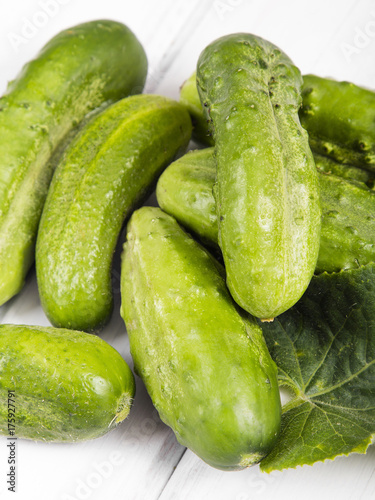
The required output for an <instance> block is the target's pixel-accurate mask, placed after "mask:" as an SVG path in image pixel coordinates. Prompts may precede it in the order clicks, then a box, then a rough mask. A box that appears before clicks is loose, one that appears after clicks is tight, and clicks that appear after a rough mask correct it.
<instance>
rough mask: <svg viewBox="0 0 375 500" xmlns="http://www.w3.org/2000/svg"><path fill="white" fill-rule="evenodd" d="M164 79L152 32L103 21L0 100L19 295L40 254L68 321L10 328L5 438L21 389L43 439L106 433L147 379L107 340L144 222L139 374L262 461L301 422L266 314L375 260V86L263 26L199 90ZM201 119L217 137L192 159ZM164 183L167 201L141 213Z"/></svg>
mask: <svg viewBox="0 0 375 500" xmlns="http://www.w3.org/2000/svg"><path fill="white" fill-rule="evenodd" d="M146 75H147V58H146V55H145V52H144V49H143V47H142V46H141V44H140V43H139V41H138V40H137V38H136V37H135V35H134V34H133V33H132V32H131V31H130V30H129V29H128V28H127V27H125V26H124V25H122V24H120V23H117V22H113V21H103V20H100V21H94V22H89V23H85V24H82V25H79V26H76V27H73V28H71V29H68V30H65V31H63V32H61V33H60V34H58V35H57V36H56V37H54V38H53V39H52V40H51V41H50V42H49V43H48V44H47V45H46V46H45V47H44V48H43V49H42V51H41V52H40V53H39V55H38V56H37V57H36V59H35V60H33V61H31V62H30V63H29V64H27V65H26V66H25V67H24V68H23V70H22V72H21V74H20V75H19V76H18V78H16V79H15V80H14V81H13V82H11V84H10V85H9V88H8V90H7V92H6V94H5V95H4V96H3V97H2V98H1V99H0V135H1V138H2V140H1V143H0V153H1V154H0V304H4V303H5V302H7V301H8V300H9V299H11V298H12V297H13V296H14V295H16V294H17V293H18V292H19V291H20V290H21V288H22V286H23V284H24V281H25V278H26V275H27V273H28V271H29V269H30V267H31V266H32V265H33V262H34V258H35V266H36V274H37V282H38V289H39V294H40V300H41V304H42V307H43V310H44V312H45V314H46V315H47V317H48V319H49V320H50V322H51V324H52V325H53V326H51V327H35V326H26V325H25V326H16V325H0V356H1V359H0V393H1V398H0V433H1V434H7V433H8V420H7V418H8V412H7V405H6V400H7V398H6V394H7V392H8V391H12V392H13V393H15V396H16V415H17V419H16V423H15V426H16V435H17V436H18V437H23V438H27V439H34V440H45V441H59V442H61V441H68V442H73V441H77V440H83V439H91V438H94V437H97V436H100V435H102V434H104V433H105V432H108V431H109V430H111V429H112V428H114V427H115V426H116V425H117V424H119V423H120V422H121V421H122V420H124V419H125V418H126V417H127V415H128V413H129V411H130V408H131V404H132V401H133V398H134V393H135V382H134V377H133V374H132V372H131V370H130V368H129V367H128V365H127V364H126V363H125V361H124V360H123V359H122V357H121V356H120V354H119V353H118V352H117V351H115V350H114V349H113V348H112V347H111V346H109V345H108V344H107V343H106V342H104V341H103V340H101V339H100V338H99V337H98V336H96V335H92V334H93V333H98V332H99V331H100V330H101V329H102V328H103V326H104V325H105V324H106V323H107V322H108V320H109V318H110V316H111V313H112V309H113V297H112V290H111V271H112V259H113V254H114V251H115V247H116V243H117V241H118V239H119V235H120V232H121V229H122V227H123V225H124V222H125V221H126V222H127V221H128V224H127V234H126V240H125V243H124V247H123V254H122V269H121V298H122V305H121V316H122V317H123V319H124V321H125V324H126V328H127V332H128V335H129V340H130V348H131V354H132V358H133V361H134V368H135V371H136V373H137V374H138V375H139V376H140V377H141V378H142V380H143V382H144V383H145V386H146V388H147V390H148V392H149V394H150V396H151V398H152V401H153V403H154V405H155V407H156V409H157V411H158V412H159V415H160V417H161V419H162V420H163V421H164V422H165V423H166V424H168V425H169V426H170V427H171V428H172V429H173V431H174V433H175V434H176V437H177V439H178V440H179V442H180V443H182V444H183V445H185V446H187V447H189V448H190V449H191V450H193V451H194V452H195V453H196V454H197V455H198V456H199V457H201V458H202V459H203V460H204V461H205V462H207V463H208V464H210V465H212V466H213V467H216V468H218V469H222V470H237V469H243V468H245V467H248V466H250V465H252V464H255V463H258V462H259V461H261V460H262V459H263V458H264V457H265V456H266V455H267V454H268V453H269V452H270V451H271V450H272V448H273V447H274V445H275V443H276V440H277V438H278V435H279V432H280V418H281V404H280V395H279V386H278V381H277V368H276V365H275V363H274V362H273V360H272V359H271V357H270V354H269V352H268V349H267V346H266V343H265V341H264V338H263V335H262V330H261V327H260V326H259V325H260V324H261V323H259V322H258V321H257V320H256V318H258V319H260V320H261V321H272V320H273V319H274V318H275V317H276V316H278V315H280V314H282V313H283V312H285V311H287V310H288V309H289V308H290V307H292V306H293V305H294V304H295V303H296V302H297V301H298V300H299V299H300V298H301V296H302V295H303V293H304V291H305V290H306V288H307V287H308V285H309V283H310V280H311V278H312V276H313V275H314V273H321V272H324V271H326V272H337V271H340V270H342V269H350V268H356V267H358V266H361V265H364V264H367V263H369V262H373V261H375V192H374V190H373V187H374V182H373V176H374V175H375V129H374V123H375V94H374V93H373V92H371V91H369V90H365V89H363V88H359V87H357V86H355V85H353V84H350V83H346V82H342V83H339V82H335V81H332V80H327V79H324V78H319V77H316V76H312V75H307V76H304V77H303V78H302V76H301V74H300V71H299V70H298V68H296V66H294V64H293V62H292V61H291V60H290V59H289V57H288V56H287V55H286V54H285V53H284V52H282V51H281V50H280V49H279V48H278V47H276V46H275V45H273V44H272V43H270V42H268V41H266V40H263V39H262V38H259V37H257V36H254V35H250V34H246V33H237V34H232V35H228V36H225V37H223V38H220V39H218V40H216V41H214V42H213V43H211V44H210V45H209V46H208V47H206V48H205V49H204V50H203V52H202V54H201V55H200V57H199V60H198V64H197V72H196V74H195V73H194V74H193V75H192V77H191V78H190V79H189V80H187V81H186V82H185V84H184V85H183V87H182V90H181V99H180V103H178V102H175V101H173V100H171V99H168V98H165V97H162V96H156V95H144V94H142V91H143V86H144V83H145V79H146ZM192 124H193V126H192ZM192 133H193V137H194V139H195V140H196V141H198V142H200V143H201V144H202V145H205V146H210V147H207V148H205V149H201V150H197V151H193V152H190V153H188V154H186V155H184V153H185V151H186V149H187V147H188V144H189V141H190V138H191V134H192ZM183 155H184V156H183ZM168 165H169V166H168ZM155 186H156V194H157V200H158V204H159V207H160V208H159V207H142V208H139V207H141V206H142V204H143V203H144V202H145V200H146V198H147V196H148V195H149V194H150V193H151V192H152V191H153V189H154V188H155ZM183 228H184V229H183ZM26 373H27V378H26V377H25V374H26Z"/></svg>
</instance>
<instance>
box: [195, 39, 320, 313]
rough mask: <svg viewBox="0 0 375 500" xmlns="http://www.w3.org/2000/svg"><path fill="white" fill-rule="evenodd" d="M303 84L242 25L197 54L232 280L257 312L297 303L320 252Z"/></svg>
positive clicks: (239, 296)
mask: <svg viewBox="0 0 375 500" xmlns="http://www.w3.org/2000/svg"><path fill="white" fill-rule="evenodd" d="M301 84H302V77H301V74H300V72H299V70H298V69H297V68H296V67H295V66H294V65H293V63H292V61H291V60H290V59H289V58H288V57H287V56H286V55H285V54H284V53H283V52H282V51H281V50H280V49H278V48H277V47H276V46H274V45H273V44H271V43H270V42H267V41H266V40H263V39H261V38H259V37H256V36H254V35H250V34H246V33H237V34H233V35H228V36H224V37H222V38H220V39H218V40H216V41H214V42H213V43H211V44H210V45H209V46H208V47H206V49H205V50H204V51H203V52H202V54H201V55H200V57H199V60H198V65H197V86H198V91H199V94H200V99H201V102H202V104H203V105H204V106H205V111H206V114H207V117H208V119H210V121H211V123H210V125H211V130H212V133H213V139H214V141H215V161H216V168H217V178H216V182H217V184H216V186H215V199H216V211H217V216H218V226H219V245H220V248H221V250H222V253H223V258H224V262H225V267H226V272H227V283H228V287H229V289H230V291H231V294H232V296H233V298H234V299H235V301H236V302H237V303H238V304H239V305H240V306H241V307H243V308H244V309H245V310H246V311H248V312H249V313H251V314H253V315H254V316H256V317H259V318H261V319H272V318H274V317H275V316H277V315H279V314H281V313H282V312H284V311H286V310H287V309H289V308H290V307H291V306H292V305H293V304H295V302H297V300H298V299H299V298H300V297H301V295H302V294H303V292H304V291H305V290H306V288H307V286H308V284H309V282H310V280H311V277H312V275H313V273H314V269H315V265H316V261H317V257H318V251H319V238H320V224H321V213H320V203H319V186H318V178H317V172H316V168H315V164H314V159H313V156H312V153H311V151H310V148H309V144H308V137H307V133H306V131H305V130H304V129H303V128H302V127H301V125H300V123H299V118H298V109H299V107H300V105H301V93H300V88H301Z"/></svg>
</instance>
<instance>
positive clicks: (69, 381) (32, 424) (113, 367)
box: [0, 325, 135, 442]
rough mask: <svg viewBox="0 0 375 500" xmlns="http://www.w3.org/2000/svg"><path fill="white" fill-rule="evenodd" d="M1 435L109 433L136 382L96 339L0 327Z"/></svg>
mask: <svg viewBox="0 0 375 500" xmlns="http://www.w3.org/2000/svg"><path fill="white" fill-rule="evenodd" d="M0 351H1V366H0V380H1V384H0V394H1V398H0V434H8V404H7V401H8V390H9V391H12V392H13V393H14V395H15V397H14V399H15V420H16V421H15V434H16V436H17V437H21V438H27V439H33V440H38V441H70V442H73V441H81V440H85V439H92V438H95V437H98V436H101V435H102V434H105V433H106V432H108V431H110V430H111V429H113V428H114V427H116V425H117V424H119V423H120V422H121V421H122V420H124V419H125V418H126V417H127V415H128V413H129V410H130V407H131V404H132V399H133V397H134V391H135V385H134V377H133V374H132V372H131V370H130V368H129V367H128V365H127V364H126V363H125V361H124V360H123V358H122V357H121V356H120V354H119V353H118V352H117V351H116V350H115V349H113V347H111V346H110V345H109V344H107V343H106V342H104V340H101V339H100V338H99V337H96V336H94V335H89V334H87V333H83V332H76V331H71V330H63V329H57V328H52V327H41V326H23V325H21V326H18V325H0Z"/></svg>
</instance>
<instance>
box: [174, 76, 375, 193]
mask: <svg viewBox="0 0 375 500" xmlns="http://www.w3.org/2000/svg"><path fill="white" fill-rule="evenodd" d="M302 89H304V86H302ZM303 95H304V91H303V90H302V97H303ZM180 102H181V104H182V105H183V106H185V107H186V108H187V110H188V111H189V113H190V116H191V119H192V122H193V125H194V128H193V138H194V140H195V141H196V142H198V143H200V144H203V145H206V146H213V145H214V141H213V138H212V136H211V134H210V133H209V131H208V128H209V122H208V120H206V118H205V116H204V113H203V108H202V105H201V102H200V99H199V94H198V89H197V85H196V73H195V72H194V73H193V74H192V75H191V77H190V78H188V79H187V80H186V81H185V82H184V84H183V85H182V87H181V93H180ZM300 114H301V111H300ZM303 125H304V126H305V127H306V130H307V131H308V132H309V128H308V127H309V122H307V121H306V120H305V121H304V122H303ZM310 147H312V152H313V156H314V160H315V165H316V167H317V168H318V170H322V171H323V172H327V173H330V174H331V173H332V174H335V175H338V176H340V177H344V178H345V179H351V180H358V181H362V182H365V183H366V184H367V186H368V187H370V188H371V189H374V174H372V173H371V172H369V171H367V170H364V169H362V168H360V167H356V166H354V165H350V164H348V162H347V161H346V163H345V164H343V163H340V162H338V161H335V160H334V159H332V158H329V157H327V156H324V155H322V154H319V153H318V152H316V151H314V149H313V147H314V144H310Z"/></svg>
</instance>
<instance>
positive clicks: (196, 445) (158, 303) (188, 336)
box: [121, 207, 280, 470]
mask: <svg viewBox="0 0 375 500" xmlns="http://www.w3.org/2000/svg"><path fill="white" fill-rule="evenodd" d="M121 298H122V306H121V314H122V317H123V318H124V320H125V323H126V327H127V330H128V334H129V340H130V349H131V353H132V356H133V360H134V364H135V369H136V371H137V373H138V374H139V375H140V376H141V377H142V379H143V381H144V383H145V385H146V388H147V390H148V392H149V394H150V396H151V399H152V401H153V403H154V405H155V407H156V409H157V410H158V412H159V414H160V417H161V418H162V420H163V421H164V422H165V423H166V424H167V425H169V426H170V427H171V428H172V429H173V431H174V432H175V434H176V437H177V439H178V440H179V442H180V443H181V444H183V445H185V446H188V447H189V448H190V449H191V450H193V451H194V452H195V453H196V454H197V455H198V456H199V457H200V458H202V459H203V460H204V461H206V462H207V463H209V464H210V465H212V466H213V467H217V468H219V469H225V470H235V469H242V468H244V467H248V466H249V465H252V464H254V463H256V462H259V461H260V460H261V459H262V458H263V457H264V456H265V455H266V454H267V453H268V452H269V451H270V450H271V448H272V447H273V445H274V443H275V440H276V438H277V435H278V432H279V427H280V397H279V390H278V385H277V379H276V371H277V370H276V366H275V364H274V363H273V361H272V360H271V357H270V355H269V353H268V350H267V347H266V344H265V342H264V339H263V336H262V332H261V330H260V328H259V326H258V325H257V323H256V322H255V320H254V319H253V318H251V317H249V315H247V314H246V313H244V312H243V311H240V309H239V308H238V307H237V306H236V304H235V303H234V302H233V300H232V298H231V296H230V295H229V292H228V289H227V287H226V285H225V277H224V271H223V268H222V267H221V266H220V264H219V263H218V262H216V261H215V260H214V259H213V257H211V256H210V255H209V254H208V253H207V252H206V251H205V250H204V249H203V248H202V247H201V246H200V245H199V244H198V243H196V242H195V241H194V240H193V239H192V238H190V237H189V236H188V235H187V234H186V233H185V232H184V231H183V230H182V229H181V228H180V227H179V225H178V224H177V222H176V221H175V219H173V218H172V217H170V216H169V215H167V214H165V213H164V212H162V211H161V210H160V209H159V208H154V207H143V208H141V209H140V210H137V211H136V212H135V213H134V214H133V216H132V218H131V220H130V222H129V224H128V232H127V242H126V243H125V245H124V253H123V262H122V273H121Z"/></svg>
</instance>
